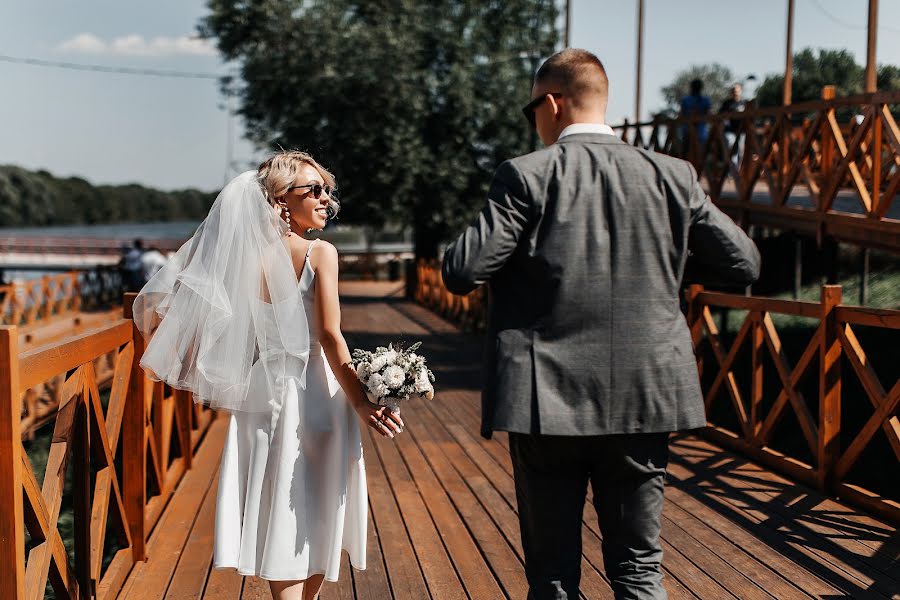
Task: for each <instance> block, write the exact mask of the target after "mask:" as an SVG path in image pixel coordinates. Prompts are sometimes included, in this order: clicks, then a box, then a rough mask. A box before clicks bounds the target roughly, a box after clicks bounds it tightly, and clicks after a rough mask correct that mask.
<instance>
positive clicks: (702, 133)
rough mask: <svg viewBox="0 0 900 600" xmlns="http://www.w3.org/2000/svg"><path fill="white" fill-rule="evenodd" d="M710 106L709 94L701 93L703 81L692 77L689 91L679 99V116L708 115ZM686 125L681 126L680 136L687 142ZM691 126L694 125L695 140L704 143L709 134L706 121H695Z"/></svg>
mask: <svg viewBox="0 0 900 600" xmlns="http://www.w3.org/2000/svg"><path fill="white" fill-rule="evenodd" d="M710 108H712V101H710V99H709V96H704V95H703V81H701V80H700V79H694V80H693V81H691V89H690V93H689V94H688V95H687V96H685V97H684V98H682V99H681V112H680V113H679V116H681V117H696V116H702V115H708V114H709V111H710ZM687 127H688V126H687V125H685V126H683V127H682V128H681V137H682V139H683V140H684V141H685V142H687V139H688V129H687ZM692 127H696V129H695V131H696V132H697V138H698V140H697V141H699V142H700V143H701V144H705V143H706V138H707V136H708V135H709V131H708V128H707V126H706V123H697V124H696V125H692Z"/></svg>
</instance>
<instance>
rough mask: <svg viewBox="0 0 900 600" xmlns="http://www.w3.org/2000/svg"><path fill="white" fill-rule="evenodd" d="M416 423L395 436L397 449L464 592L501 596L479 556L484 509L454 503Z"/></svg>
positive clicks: (486, 522)
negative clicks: (427, 454)
mask: <svg viewBox="0 0 900 600" xmlns="http://www.w3.org/2000/svg"><path fill="white" fill-rule="evenodd" d="M414 422H415V421H414ZM415 427H416V425H409V424H408V431H407V432H406V433H408V434H409V435H400V436H398V437H397V438H395V444H396V447H397V451H398V452H399V453H400V454H401V455H402V457H403V460H404V462H405V463H406V466H407V468H408V469H409V472H410V475H412V477H413V479H414V480H415V485H416V487H417V488H418V490H419V494H420V495H421V497H422V501H423V503H424V506H425V507H426V508H427V510H428V512H429V513H430V514H431V518H432V520H433V521H434V525H435V527H436V528H437V530H438V532H440V535H441V539H442V540H443V542H444V546H445V547H446V549H447V553H448V554H449V557H450V560H451V561H452V562H453V566H454V568H455V569H456V571H457V573H458V574H459V577H460V579H461V580H462V583H463V586H464V587H465V591H466V594H467V595H469V596H470V597H475V598H486V599H487V598H496V599H501V598H504V594H503V592H502V591H501V590H500V586H499V584H498V583H497V580H496V579H494V575H493V574H492V573H491V570H490V568H489V567H488V566H487V565H486V564H485V560H484V557H483V556H482V552H486V549H485V547H484V543H483V542H484V541H485V537H486V536H489V534H490V533H491V530H490V529H491V526H492V524H491V523H490V520H489V519H487V517H483V513H481V514H478V513H472V512H468V511H466V509H467V508H470V507H471V506H472V505H471V504H469V503H465V502H460V503H458V504H456V505H454V504H453V502H452V500H451V498H450V496H449V494H450V490H447V489H446V488H445V487H443V486H442V484H441V482H440V481H439V480H438V478H437V476H436V474H435V472H434V471H433V470H432V469H433V465H434V463H433V462H431V461H429V460H428V459H426V457H425V451H424V448H422V446H421V445H420V444H418V439H417V437H416V436H415V433H414V430H415ZM440 458H441V457H440V455H439V454H435V455H433V456H432V457H431V459H432V461H436V460H439V459H440ZM451 483H456V482H455V481H453V482H451ZM460 485H461V484H460ZM457 511H459V513H457ZM478 517H483V519H482V520H481V521H480V522H478V523H475V522H473V521H474V520H476V519H478ZM479 525H484V526H486V527H487V529H484V530H481V529H479V527H478V526H479ZM451 532H454V533H451ZM456 532H459V533H462V532H465V535H459V534H457V533H456ZM496 537H497V538H500V541H501V543H503V542H502V536H499V534H498V535H497V536H496ZM494 539H496V538H489V541H488V543H490V542H492V541H494ZM513 560H515V559H513Z"/></svg>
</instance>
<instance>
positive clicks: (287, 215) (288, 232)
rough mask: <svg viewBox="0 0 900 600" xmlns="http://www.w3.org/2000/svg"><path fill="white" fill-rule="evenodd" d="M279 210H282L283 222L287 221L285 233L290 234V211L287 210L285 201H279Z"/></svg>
mask: <svg viewBox="0 0 900 600" xmlns="http://www.w3.org/2000/svg"><path fill="white" fill-rule="evenodd" d="M279 204H280V206H281V210H282V211H284V222H285V223H287V226H288V230H287V234H286V235H291V211H290V210H288V205H287V202H281V203H279Z"/></svg>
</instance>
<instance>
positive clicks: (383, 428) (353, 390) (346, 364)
mask: <svg viewBox="0 0 900 600" xmlns="http://www.w3.org/2000/svg"><path fill="white" fill-rule="evenodd" d="M309 260H310V261H312V263H311V265H310V266H311V267H313V268H314V269H315V271H316V288H315V289H316V303H315V305H316V313H317V314H316V318H317V319H318V325H319V341H320V342H321V343H322V349H323V350H324V351H325V358H326V359H327V360H328V364H329V365H331V370H332V371H334V375H335V377H337V379H338V382H339V383H340V384H341V387H342V388H343V390H344V393H345V394H347V398H348V399H349V400H350V404H351V405H352V406H353V409H354V410H355V411H356V413H357V414H358V415H359V417H360V418H361V419H362V420H363V421H365V422H366V424H367V425H369V426H370V427H372V428H373V429H375V430H376V431H378V432H379V433H380V434H382V435H385V436H388V437H394V433H395V432H396V433H400V431H401V428H402V427H403V421H401V420H400V416H399V415H395V414H394V413H392V412H390V411H388V410H387V409H386V408H385V407H383V406H378V405H377V404H373V403H372V402H369V399H368V398H367V397H366V394H365V392H364V391H363V388H362V385H361V384H360V382H359V379H357V378H356V372H355V371H354V370H353V366H352V365H351V363H350V349H349V348H348V347H347V342H346V340H344V334H343V333H341V305H340V300H339V297H338V253H337V250H335V248H334V246H332V245H331V244H328V243H324V242H318V243H317V244H316V246H315V248H314V249H313V251H312V252H311V253H310V258H309Z"/></svg>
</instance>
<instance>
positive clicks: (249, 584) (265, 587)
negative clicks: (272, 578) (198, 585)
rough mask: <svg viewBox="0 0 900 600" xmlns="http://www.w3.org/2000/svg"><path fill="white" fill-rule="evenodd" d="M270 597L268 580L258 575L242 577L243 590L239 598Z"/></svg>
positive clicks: (269, 599) (255, 599)
mask: <svg viewBox="0 0 900 600" xmlns="http://www.w3.org/2000/svg"><path fill="white" fill-rule="evenodd" d="M207 598H209V596H207ZM271 598H272V592H271V591H270V590H269V582H268V581H266V580H265V579H260V578H259V577H244V590H243V591H242V592H241V600H271ZM210 600H212V598H210Z"/></svg>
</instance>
